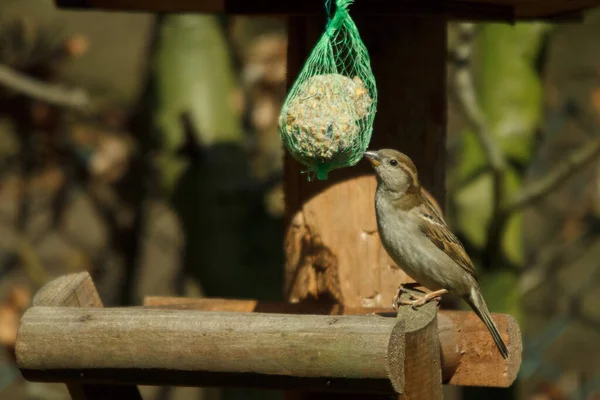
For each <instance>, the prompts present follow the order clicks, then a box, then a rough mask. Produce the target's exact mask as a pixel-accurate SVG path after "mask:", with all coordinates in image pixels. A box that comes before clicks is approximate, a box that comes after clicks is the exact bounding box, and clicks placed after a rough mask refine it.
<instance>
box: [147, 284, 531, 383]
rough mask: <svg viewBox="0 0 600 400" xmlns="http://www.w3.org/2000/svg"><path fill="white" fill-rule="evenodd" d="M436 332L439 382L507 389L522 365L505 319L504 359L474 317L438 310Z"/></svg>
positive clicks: (172, 300) (170, 303)
mask: <svg viewBox="0 0 600 400" xmlns="http://www.w3.org/2000/svg"><path fill="white" fill-rule="evenodd" d="M144 305H145V306H146V307H153V308H163V309H165V308H166V309H174V310H199V311H219V312H249V313H250V312H259V313H281V314H329V315H373V314H378V315H382V316H389V317H392V316H395V312H393V310H392V309H391V308H385V307H375V308H373V307H357V308H354V307H347V306H344V305H341V304H319V303H298V304H292V303H277V302H267V301H257V300H231V299H213V298H198V299H195V298H194V299H193V298H187V297H152V296H149V297H146V298H145V299H144ZM437 315H438V321H437V324H438V332H439V337H440V345H441V365H442V377H443V382H444V383H446V384H450V385H459V386H489V387H509V386H511V385H512V384H513V382H514V381H515V379H516V377H517V373H518V372H519V368H520V365H521V352H522V341H521V332H520V329H519V326H518V324H517V321H516V320H515V319H514V318H513V317H512V316H510V315H507V314H492V316H493V318H494V321H496V324H497V325H498V329H499V330H500V333H501V334H502V337H503V338H504V340H505V342H506V343H507V346H508V348H509V350H510V357H509V358H508V359H507V360H504V359H503V358H502V357H501V356H500V354H499V353H498V351H497V349H496V347H495V345H494V342H493V340H492V339H491V337H490V335H489V332H488V330H487V328H486V327H485V325H483V323H482V322H481V321H480V320H479V318H478V317H477V316H476V315H475V314H474V313H472V312H466V311H448V310H440V311H439V312H438V314H437Z"/></svg>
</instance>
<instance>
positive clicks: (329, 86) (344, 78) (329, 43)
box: [279, 0, 377, 180]
mask: <svg viewBox="0 0 600 400" xmlns="http://www.w3.org/2000/svg"><path fill="white" fill-rule="evenodd" d="M330 1H331V0H327V1H326V5H325V6H326V8H327V9H328V12H329V21H328V23H327V26H326V29H325V32H324V33H323V35H322V36H321V38H320V39H319V41H318V42H317V44H316V46H315V48H314V49H313V50H312V52H311V54H310V56H309V57H308V59H307V60H306V63H305V64H304V66H303V67H302V71H300V74H299V76H298V78H297V79H296V81H295V82H294V85H293V86H292V88H291V89H290V92H289V93H288V95H287V97H286V99H285V102H284V104H283V107H282V109H281V114H280V116H279V133H280V135H281V138H282V140H283V143H284V144H285V146H286V148H287V149H288V151H289V152H290V154H291V155H292V156H293V157H294V158H295V159H296V160H298V161H299V162H300V163H302V164H304V165H305V166H306V167H308V172H309V179H310V178H311V176H313V175H316V176H317V179H321V180H322V179H327V174H328V172H329V171H331V170H333V169H336V168H342V167H348V166H353V165H355V164H356V163H357V162H358V161H359V160H360V159H361V158H362V152H363V151H365V150H366V148H367V146H368V145H369V141H370V140H371V132H372V131H373V120H374V118H375V111H376V108H377V89H376V87H375V77H374V76H373V71H371V61H370V59H369V53H368V52H367V49H366V47H365V45H364V43H363V42H362V40H361V38H360V34H359V33H358V29H357V28H356V25H355V24H354V21H352V18H351V17H350V14H349V12H348V6H349V5H350V4H351V3H352V2H353V1H354V0H336V1H335V5H336V7H335V13H334V15H333V17H331V10H330V8H331V4H330Z"/></svg>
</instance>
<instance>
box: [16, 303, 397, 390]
mask: <svg viewBox="0 0 600 400" xmlns="http://www.w3.org/2000/svg"><path fill="white" fill-rule="evenodd" d="M402 332H403V321H397V320H396V319H394V318H385V317H381V316H325V315H285V314H262V313H234V312H221V313H219V312H198V311H188V310H164V309H147V308H136V307H131V308H110V309H99V308H65V307H33V308H31V309H29V310H28V311H27V312H26V313H25V315H24V316H23V318H22V322H21V327H20V328H19V343H18V345H17V350H16V354H17V363H18V366H19V368H20V369H21V370H22V371H23V375H24V376H25V377H26V378H28V379H35V380H53V381H56V380H58V381H60V380H61V379H68V378H71V379H73V378H74V377H77V376H79V377H80V380H83V381H84V382H87V381H89V382H94V381H98V380H99V381H103V380H104V378H106V376H107V375H109V376H110V382H114V383H127V382H131V381H132V380H133V379H137V378H139V377H140V376H142V375H143V372H144V371H160V370H162V371H164V373H163V374H162V376H163V378H160V376H159V375H158V376H157V374H156V373H155V374H154V375H152V376H153V378H154V379H158V381H151V383H152V384H178V385H184V384H189V383H190V377H193V376H194V375H193V374H192V373H198V376H197V378H198V379H199V380H198V381H197V382H196V384H195V385H199V384H201V383H206V384H209V385H214V384H215V380H212V382H211V381H208V382H206V381H204V382H203V381H202V379H201V378H202V376H204V377H205V378H206V377H208V378H214V377H215V375H217V374H219V373H224V374H227V375H228V376H236V375H237V376H239V377H242V376H243V375H248V374H249V375H250V376H252V377H253V378H254V379H258V378H260V377H262V379H259V380H257V381H256V382H260V383H261V384H262V385H264V386H263V387H266V388H269V387H279V388H281V387H282V380H281V379H279V378H280V377H286V376H287V377H294V378H309V379H308V380H309V381H310V380H311V379H313V380H315V379H316V380H319V381H321V382H323V383H325V382H326V380H330V381H336V382H337V381H338V380H341V381H342V382H346V383H348V381H355V382H353V383H349V384H348V387H351V388H353V390H356V391H359V392H360V391H361V386H362V390H363V391H365V390H366V391H367V392H368V391H370V390H373V389H374V387H379V389H378V391H381V390H383V389H385V391H387V392H388V393H392V392H391V391H390V390H391V385H390V383H389V378H390V377H389V376H388V370H389V368H388V365H389V364H390V363H395V364H397V365H403V360H394V359H395V358H396V357H401V356H403V354H404V352H403V350H402V346H403V344H404V340H403V337H402ZM396 335H400V336H399V337H396ZM390 341H391V342H393V346H392V347H393V349H395V350H396V351H395V353H394V354H388V347H390ZM391 372H393V373H396V374H398V376H394V377H393V381H394V382H402V381H403V370H402V368H400V369H393V370H392V371H391ZM78 374H79V375H78ZM81 374H83V376H82V375H81ZM203 374H204V375H203ZM267 376H271V377H273V379H271V380H269V379H267V378H268V377H267ZM271 381H272V382H271ZM362 381H364V386H363V384H362V383H361V382H362ZM216 382H220V383H223V379H217V380H216ZM242 382H248V379H246V380H245V381H244V380H243V379H242ZM283 382H285V379H283ZM288 382H290V380H288ZM291 382H294V383H295V384H296V385H298V386H295V387H292V388H294V389H302V388H303V383H302V382H303V381H302V379H297V380H294V381H291ZM136 383H142V382H136ZM238 384H240V382H231V384H227V385H226V386H235V385H238ZM329 385H330V387H333V388H339V386H341V385H339V384H335V383H334V384H333V386H331V385H332V383H331V382H330V384H329ZM308 386H310V384H309V385H308ZM284 387H285V386H284ZM342 389H343V387H342ZM399 389H401V387H399ZM330 390H331V389H330ZM376 391H377V390H376Z"/></svg>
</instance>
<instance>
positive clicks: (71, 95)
mask: <svg viewBox="0 0 600 400" xmlns="http://www.w3.org/2000/svg"><path fill="white" fill-rule="evenodd" d="M0 85H2V86H5V87H7V88H9V89H11V90H14V91H16V92H19V93H21V94H24V95H26V96H29V97H32V98H34V99H36V100H40V101H44V102H47V103H50V104H53V105H57V106H62V107H69V108H73V109H77V110H88V109H90V108H91V106H92V104H91V101H90V98H89V96H88V94H87V92H86V91H84V90H83V89H68V88H66V87H63V86H61V85H53V84H48V83H45V82H40V81H37V80H35V79H34V78H31V77H29V76H26V75H23V74H21V73H20V72H17V71H14V70H13V69H11V68H9V67H7V66H6V65H2V64H0Z"/></svg>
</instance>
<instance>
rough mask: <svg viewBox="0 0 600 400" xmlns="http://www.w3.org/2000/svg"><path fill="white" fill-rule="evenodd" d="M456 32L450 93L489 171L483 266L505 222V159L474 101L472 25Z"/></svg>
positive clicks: (495, 252)
mask: <svg viewBox="0 0 600 400" xmlns="http://www.w3.org/2000/svg"><path fill="white" fill-rule="evenodd" d="M458 31H459V42H458V45H457V46H456V47H455V49H454V50H453V52H452V54H453V56H454V63H455V64H456V72H455V73H454V89H455V90H454V93H455V96H456V97H457V99H458V104H459V106H460V108H462V110H463V113H464V115H465V117H466V118H467V121H468V123H469V124H470V125H471V127H472V128H473V131H474V133H475V136H476V137H477V140H478V142H479V145H480V146H481V149H482V151H483V152H484V153H485V156H486V159H487V162H488V165H489V168H490V169H491V173H492V187H493V193H492V214H491V219H490V222H489V225H488V232H487V243H486V245H485V250H484V251H483V259H482V262H483V265H490V264H491V261H492V260H493V259H494V258H495V257H496V256H497V255H498V254H499V252H500V241H501V236H502V232H503V230H504V225H505V224H504V221H503V215H502V208H501V207H502V204H503V202H504V198H505V197H506V188H505V184H504V175H505V172H506V159H505V157H504V153H503V152H502V150H501V149H500V148H499V147H498V145H497V144H496V143H495V142H494V141H493V138H492V134H491V131H490V128H489V125H488V122H487V120H486V118H485V115H484V114H483V111H482V110H481V108H480V106H479V103H478V101H477V96H476V92H475V85H474V83H473V73H472V69H471V54H472V51H473V37H474V34H475V24H473V23H462V24H459V25H458Z"/></svg>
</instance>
